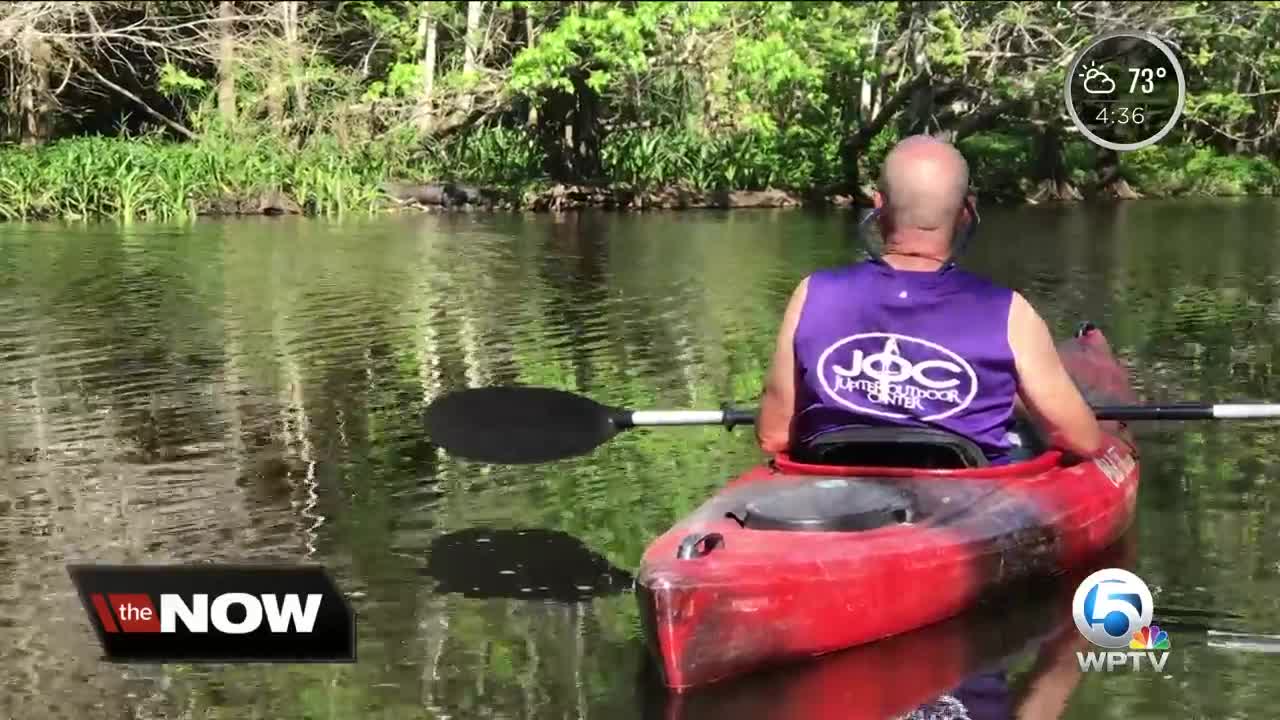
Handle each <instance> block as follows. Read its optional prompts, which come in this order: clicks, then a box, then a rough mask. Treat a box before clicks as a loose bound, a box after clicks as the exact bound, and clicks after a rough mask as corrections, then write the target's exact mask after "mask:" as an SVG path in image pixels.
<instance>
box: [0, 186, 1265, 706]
mask: <svg viewBox="0 0 1280 720" xmlns="http://www.w3.org/2000/svg"><path fill="white" fill-rule="evenodd" d="M983 214H984V220H985V224H984V230H983V233H982V235H981V237H980V238H979V240H978V241H977V243H976V244H975V246H974V248H973V250H972V252H971V254H970V256H969V258H968V259H967V260H966V262H967V263H968V264H969V265H971V266H973V267H975V268H976V269H979V270H983V271H985V272H988V273H990V274H992V275H993V276H995V277H996V278H997V279H999V280H1001V281H1003V282H1006V283H1009V284H1011V285H1013V286H1014V287H1016V288H1018V289H1020V290H1021V291H1023V292H1024V293H1025V294H1026V295H1027V296H1028V297H1029V298H1030V299H1031V300H1032V302H1033V303H1034V304H1036V306H1037V307H1039V308H1040V309H1041V311H1042V312H1043V313H1044V314H1045V315H1046V317H1047V318H1048V319H1049V320H1050V323H1051V325H1052V326H1053V327H1054V328H1055V329H1056V330H1058V331H1059V332H1060V333H1066V332H1068V331H1069V330H1070V329H1071V328H1072V327H1073V326H1074V325H1075V323H1076V322H1077V321H1078V320H1080V319H1081V318H1084V317H1087V318H1089V319H1091V320H1093V321H1095V322H1097V323H1099V324H1100V325H1102V326H1103V327H1104V328H1105V329H1106V331H1107V333H1108V336H1109V338H1110V339H1111V340H1112V343H1113V345H1114V346H1115V348H1116V350H1117V352H1118V354H1119V355H1120V356H1121V357H1122V358H1123V359H1124V360H1125V362H1126V363H1127V364H1128V365H1129V367H1130V368H1131V369H1132V371H1133V372H1134V375H1135V380H1136V384H1137V386H1138V387H1139V389H1140V391H1141V392H1142V393H1143V395H1144V396H1145V397H1147V398H1149V399H1152V400H1165V401H1167V400H1176V399H1200V398H1213V399H1240V398H1276V397H1280V386H1278V385H1277V381H1276V376H1275V374H1274V373H1273V372H1272V368H1273V366H1274V360H1275V358H1277V349H1278V348H1280V343H1278V340H1280V333H1278V332H1277V330H1278V329H1280V305H1277V302H1280V297H1277V292H1276V285H1277V282H1278V281H1280V280H1278V276H1277V254H1276V250H1275V248H1276V241H1277V237H1276V231H1275V228H1276V227H1277V226H1278V225H1277V220H1280V206H1278V205H1276V204H1274V203H1266V202H1239V203H1233V202H1176V203H1173V202H1150V203H1148V202H1142V203H1134V204H1115V205H1101V206H1091V207H1089V208H1028V209H1018V210H995V209H988V210H985V211H984V213H983ZM852 227H853V218H852V216H850V215H846V214H843V213H830V214H805V213H798V212H768V211H765V212H760V213H754V212H737V213H715V212H708V213H671V214H650V215H644V216H625V215H607V214H586V215H581V216H565V217H563V218H559V219H555V218H549V217H537V218H525V217H520V216H492V217H490V216H479V215H474V216H472V215H456V216H449V217H442V216H435V217H412V216H406V217H391V218H381V219H376V220H371V221H367V222H353V223H349V224H341V225H335V224H323V223H313V222H308V221H298V220H289V219H275V220H263V221H257V220H255V221H243V222H240V221H237V222H225V223H201V224H199V225H196V226H194V227H191V228H178V227H174V228H166V227H156V226H145V225H140V226H136V227H135V228H134V229H129V230H124V229H119V228H115V227H112V226H108V225H94V226H77V227H69V228H63V227H58V226H51V225H17V224H13V225H4V226H0V317H3V318H4V320H5V322H3V323H0V476H2V477H3V482H2V483H0V628H2V632H3V633H4V639H5V642H4V643H0V667H3V670H4V671H3V672H0V715H5V716H14V717H37V716H42V717H63V716H65V717H75V718H81V717H99V716H101V717H122V716H132V717H139V716H172V715H177V714H181V713H182V712H187V713H188V714H191V715H193V716H196V715H200V716H204V715H208V714H219V715H227V716H240V715H257V716H272V717H282V718H283V717H347V716H357V715H370V714H379V715H385V716H394V717H401V716H403V717H443V716H449V717H467V718H471V717H521V718H546V717H551V718H561V717H611V718H627V717H640V716H641V715H642V714H643V710H642V708H643V707H645V706H646V705H650V704H651V703H648V701H646V700H645V699H644V698H645V697H646V693H645V692H644V691H643V687H644V685H643V683H639V682H638V681H637V678H638V677H640V676H641V673H642V668H643V654H642V650H641V649H640V644H639V641H638V636H639V626H638V620H637V617H636V613H635V609H634V603H633V598H632V597H631V596H630V595H629V594H626V593H605V594H596V593H590V597H577V598H574V599H572V600H571V601H567V602H559V601H556V600H554V599H551V598H548V599H545V600H538V601H533V602H529V601H524V600H520V599H517V598H508V597H483V598H482V597H466V596H464V595H461V594H450V593H444V592H437V591H436V589H435V583H434V582H433V581H432V579H431V578H430V577H428V575H426V574H424V573H425V572H426V567H427V565H428V564H429V562H430V558H431V557H432V554H433V551H432V546H433V543H435V542H436V541H437V540H438V539H440V538H442V537H447V536H448V535H449V534H450V533H457V532H466V531H468V529H470V528H486V529H489V530H493V531H499V530H517V529H539V530H542V531H547V532H554V533H566V534H568V535H571V536H573V537H574V538H579V539H581V540H582V542H583V543H584V546H585V549H586V550H587V551H588V552H590V553H592V554H594V555H596V556H598V557H599V558H602V560H603V561H604V562H606V563H607V564H608V566H610V567H613V568H619V569H621V570H622V571H623V572H626V571H627V570H629V569H633V568H634V567H635V565H636V562H637V561H638V559H639V557H640V554H641V552H642V550H643V548H644V546H645V545H646V543H647V542H648V541H649V540H650V539H652V538H653V537H655V536H657V535H658V534H660V533H661V532H662V531H663V530H665V529H666V528H667V527H668V526H669V525H670V524H671V522H672V521H673V520H674V519H675V518H677V517H679V516H680V515H682V514H684V513H686V512H688V511H689V510H691V509H692V508H693V507H694V506H696V505H697V504H698V503H700V502H701V501H702V500H703V499H704V498H705V497H706V496H707V494H708V493H709V492H710V490H711V489H712V488H714V487H716V486H718V485H719V484H721V483H722V482H723V481H724V479H725V478H727V477H730V476H732V475H733V474H735V473H737V472H740V471H742V470H743V469H745V468H747V467H748V466H750V465H751V464H752V463H754V462H757V461H758V460H759V455H758V453H757V452H756V451H755V449H754V448H753V446H752V444H751V440H750V437H749V433H745V432H741V431H738V432H735V433H733V434H729V433H725V432H723V431H722V430H719V429H712V428H706V429H698V428H685V429H679V430H671V431H653V432H636V433H628V434H626V435H624V436H622V437H620V438H619V439H617V440H616V441H614V442H612V443H610V444H609V445H607V446H606V447H604V448H601V449H600V450H599V451H597V452H596V453H594V454H593V455H592V456H590V457H587V458H580V459H575V460H572V461H566V462H562V463H557V464H553V465H546V466H534V467H519V468H512V467H496V466H483V465H475V464H470V463H462V462H457V461H455V460H452V459H450V458H447V457H444V456H443V455H442V454H441V453H439V451H438V450H437V449H436V448H435V447H433V446H432V445H431V444H430V442H429V441H428V439H427V438H426V437H424V433H423V432H422V430H421V426H420V417H421V413H422V410H423V409H424V407H425V405H426V403H428V402H429V401H430V400H431V399H433V398H435V397H437V396H439V395H440V394H441V393H443V392H446V391H448V390H452V389H456V388H459V387H463V386H474V385H483V384H491V383H507V382H520V383H528V384H537V385H551V386H555V387H561V388H568V389H574V390H578V391H580V392H584V393H587V394H590V395H591V396H593V397H595V398H597V399H599V400H601V401H604V402H612V403H618V404H626V405H630V406H634V407H646V406H651V407H715V406H717V405H719V403H721V402H722V401H725V400H734V401H738V402H749V401H751V400H752V399H753V398H754V397H755V396H756V395H757V394H758V392H759V388H760V379H761V378H760V375H761V371H762V369H763V366H764V364H765V363H766V362H767V358H768V353H769V350H770V348H771V346H772V343H773V333H774V331H775V323H776V322H777V318H778V316H779V313H780V312H781V310H782V307H783V305H784V304H785V302H786V298H787V296H788V294H789V293H790V291H791V288H792V287H793V286H794V284H795V282H796V281H797V280H799V278H800V277H802V276H803V275H804V274H805V273H806V272H808V271H809V270H811V269H813V268H815V267H819V266H824V265H831V264H834V263H838V262H842V261H844V260H845V259H847V258H848V257H850V255H851V253H852V252H853V248H854V239H853V238H852V235H851V230H852ZM1277 440H1280V437H1277V431H1276V429H1275V426H1274V425H1270V424H1258V425H1230V426H1228V425H1195V426H1190V425H1166V426H1164V427H1149V428H1145V429H1144V430H1143V432H1142V438H1141V441H1142V447H1143V451H1144V454H1143V470H1144V472H1143V476H1144V479H1143V490H1142V495H1141V499H1140V502H1141V505H1142V508H1141V511H1140V514H1139V520H1138V527H1137V529H1136V532H1137V536H1138V546H1139V548H1140V554H1139V556H1138V559H1137V560H1136V564H1135V567H1136V570H1137V571H1138V572H1139V574H1140V575H1142V576H1143V577H1144V578H1145V579H1146V580H1147V582H1148V583H1149V584H1150V585H1151V586H1152V587H1153V589H1154V591H1155V592H1156V604H1157V616H1159V612H1160V608H1161V607H1162V606H1164V605H1168V606H1171V607H1173V606H1176V607H1179V608H1186V609H1189V610H1193V611H1194V610H1201V611H1205V612H1225V613H1231V614H1235V615H1237V616H1238V618H1231V622H1230V623H1228V624H1227V626H1226V627H1225V629H1226V630H1229V631H1232V632H1241V633H1253V634H1255V635H1257V634H1268V633H1270V634H1275V633H1276V631H1277V630H1280V600H1277V598H1280V582H1278V580H1277V576H1278V575H1280V565H1278V564H1277V563H1280V552H1278V550H1280V544H1278V543H1277V542H1276V540H1275V538H1276V537H1277V531H1278V530H1280V528H1277V525H1276V520H1275V512H1274V507H1275V503H1276V500H1277V497H1278V495H1277V490H1276V489H1275V488H1276V486H1277V484H1276V482H1275V480H1276V467H1277V466H1276V461H1275V460H1274V448H1275V447H1276V445H1277ZM560 552H561V551H560V550H555V551H554V552H551V553H548V556H549V557H559V553H560ZM268 558H276V559H282V560H289V561H293V560H300V559H304V558H306V559H311V560H313V561H316V562H321V563H324V564H325V565H327V566H328V567H330V568H331V569H332V570H333V572H334V575H335V577H336V578H337V579H338V582H339V583H340V586H341V587H342V588H343V589H344V590H346V591H347V592H349V593H351V594H352V595H353V604H354V605H355V607H356V610H357V612H358V614H359V617H360V633H361V635H360V642H361V646H360V648H359V653H360V657H361V662H360V663H358V664H357V665H355V666H351V667H272V668H248V667H211V666H199V667H181V666H162V667H149V668H141V667H117V666H110V665H106V664H103V663H101V662H100V661H99V659H98V655H99V651H98V649H97V645H96V641H95V640H94V638H93V637H92V635H91V634H90V632H89V630H88V626H87V625H86V624H85V622H84V617H83V611H82V610H81V609H80V607H79V606H78V604H77V601H76V598H75V595H74V593H73V591H72V590H71V587H70V585H69V583H68V581H67V577H66V574H65V571H64V569H63V566H64V564H65V563H66V562H69V561H103V562H141V561H145V562H165V561H184V560H210V559H212V560H228V561H231V560H264V559H268ZM1220 622H1222V620H1221V619H1218V620H1213V621H1212V622H1211V623H1210V622H1206V624H1207V625H1208V624H1212V625H1213V626H1214V627H1217V626H1218V624H1220ZM1179 632H1183V631H1179ZM1187 632H1190V631H1187ZM1182 637H1183V635H1180V634H1177V633H1175V634H1174V642H1175V648H1176V650H1175V655H1174V657H1173V659H1172V660H1171V661H1170V663H1171V666H1172V667H1171V669H1170V670H1169V671H1168V672H1167V673H1166V674H1168V675H1170V676H1171V677H1170V678H1164V677H1162V676H1159V675H1142V674H1115V675H1109V676H1105V677H1104V676H1089V677H1085V678H1083V679H1082V680H1081V682H1080V685H1079V687H1078V688H1077V689H1076V691H1075V692H1074V693H1073V694H1072V695H1071V699H1070V702H1069V704H1068V706H1067V709H1066V711H1065V714H1066V716H1067V717H1094V716H1097V715H1098V714H1101V715H1107V716H1112V715H1114V716H1121V715H1123V716H1125V717H1134V716H1143V715H1152V716H1161V717H1168V716H1175V717H1182V716H1190V715H1201V716H1209V717H1226V716H1231V715H1235V716H1266V715H1268V714H1269V713H1270V707H1271V701H1270V699H1269V698H1271V697H1272V696H1273V694H1274V690H1275V689H1276V686H1275V682H1276V681H1275V680H1274V678H1276V677H1278V676H1280V675H1277V673H1276V672H1275V671H1276V670H1277V669H1278V668H1280V666H1277V665H1275V664H1274V663H1275V662H1276V660H1275V656H1274V655H1271V654H1266V653H1249V654H1247V655H1246V654H1242V653H1238V652H1235V651H1232V650H1228V649H1215V648H1211V647H1210V646H1209V643H1208V642H1207V641H1206V640H1205V639H1204V638H1203V637H1201V636H1198V635H1197V636H1195V637H1190V638H1188V639H1187V640H1185V641H1184V640H1180V638H1182ZM1019 677H1021V675H1019ZM890 680H892V681H894V682H898V680H897V679H895V678H889V679H888V680H886V682H888V681H890ZM948 682H950V681H948ZM938 692H939V693H943V692H945V689H939V690H938ZM926 700H928V699H927V698H925V699H922V700H921V702H925V701H926ZM726 702H728V701H726ZM729 707H730V706H728V705H726V706H725V708H724V709H723V712H724V713H726V714H727V712H728V708H729ZM911 710H912V708H905V709H902V710H901V712H904V713H905V712H910V711H911ZM707 712H708V713H710V712H712V711H711V710H707ZM744 712H745V711H744ZM895 712H897V710H895ZM721 716H726V715H721Z"/></svg>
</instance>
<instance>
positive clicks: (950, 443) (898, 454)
mask: <svg viewBox="0 0 1280 720" xmlns="http://www.w3.org/2000/svg"><path fill="white" fill-rule="evenodd" d="M791 457H792V459H793V460H796V461H797V462H803V463H811V464H815V465H846V466H847V465H865V466H873V467H906V468H919V469H930V470H955V469H960V468H974V467H986V466H987V465H988V464H990V463H989V461H988V460H987V456H986V454H985V453H983V452H982V450H981V448H979V447H978V445H977V444H976V443H974V442H973V441H972V440H970V439H968V438H966V437H962V436H960V435H956V434H955V433H950V432H947V431H945V430H936V429H932V428H890V427H870V426H854V427H846V428H840V429H837V430H832V431H829V432H825V433H823V434H821V435H819V436H817V437H815V438H812V439H810V440H809V441H808V442H806V443H804V444H803V445H802V446H800V447H797V448H795V449H794V450H793V451H792V453H791Z"/></svg>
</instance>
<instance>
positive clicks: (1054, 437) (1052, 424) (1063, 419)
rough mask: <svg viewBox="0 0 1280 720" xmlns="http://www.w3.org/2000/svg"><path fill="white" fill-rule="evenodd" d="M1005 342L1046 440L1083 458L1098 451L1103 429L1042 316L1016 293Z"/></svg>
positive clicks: (1024, 397)
mask: <svg viewBox="0 0 1280 720" xmlns="http://www.w3.org/2000/svg"><path fill="white" fill-rule="evenodd" d="M1009 345H1010V347H1012V348H1013V356H1014V361H1015V363H1016V364H1017V367H1018V395H1019V397H1020V398H1021V399H1022V402H1023V403H1024V404H1025V405H1026V406H1027V408H1028V409H1029V410H1030V411H1031V413H1032V415H1033V416H1034V417H1035V418H1036V419H1037V420H1038V421H1039V422H1040V424H1041V427H1042V428H1043V430H1044V432H1045V434H1046V435H1047V436H1048V439H1049V442H1050V443H1051V444H1052V445H1054V446H1055V447H1058V448H1061V449H1064V450H1069V451H1071V452H1073V453H1075V454H1077V455H1080V456H1082V457H1092V456H1094V455H1095V454H1097V452H1098V451H1099V450H1100V449H1101V446H1102V428H1101V427H1100V426H1099V425H1098V419H1097V418H1096V417H1094V414H1093V410H1092V409H1091V408H1090V407H1089V404H1088V403H1087V402H1086V401H1085V399H1084V396H1082V395H1081V394H1080V390H1079V389H1078V388H1076V384H1075V382H1074V381H1072V379H1071V376H1070V375H1068V374H1067V369H1066V367H1064V366H1063V364H1062V358H1061V357H1059V356H1058V348H1057V346H1056V345H1055V344H1054V342H1053V336H1052V335H1051V334H1050V333H1049V328H1048V326H1047V325H1045V322H1044V320H1043V319H1042V318H1041V317H1040V315H1039V314H1037V313H1036V311H1035V309H1034V308H1032V307H1031V304H1030V303H1028V302H1027V301H1026V298H1024V297H1022V296H1021V295H1019V294H1018V293H1014V294H1013V304H1012V305H1011V306H1010V308H1009Z"/></svg>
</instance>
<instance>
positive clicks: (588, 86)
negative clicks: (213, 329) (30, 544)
mask: <svg viewBox="0 0 1280 720" xmlns="http://www.w3.org/2000/svg"><path fill="white" fill-rule="evenodd" d="M5 28H11V29H14V30H15V32H0V63H3V64H4V66H5V70H6V72H5V73H0V84H4V86H5V87H4V89H5V91H6V92H5V100H4V102H3V103H0V219H5V220H24V219H58V220H88V219H116V220H122V221H132V220H163V221H170V220H185V219H193V218H195V217H198V216H204V215H235V214H280V213H285V214H307V215H316V216H328V217H337V216H344V215H351V214H369V213H374V212H382V211H387V210H393V209H398V208H406V207H409V208H422V209H427V210H439V209H446V210H448V209H478V208H480V209H500V210H503V209H505V210H533V211H542V210H550V211H557V210H570V209H575V208H581V207H603V208H614V209H631V210H645V209H673V208H698V207H710V208H738V207H793V206H823V205H826V206H841V207H847V206H851V205H858V204H861V203H862V202H863V201H865V198H866V194H867V192H868V189H869V187H870V185H871V184H872V183H873V182H874V176H875V173H876V171H877V168H878V166H879V163H880V161H881V160H882V159H883V157H884V154H885V152H887V150H888V148H890V147H892V145H893V144H894V143H895V142H896V141H897V140H898V139H899V138H901V137H904V136H906V135H911V134H917V133H931V134H934V135H936V136H939V137H942V138H945V139H947V140H949V141H952V142H955V143H956V144H957V145H958V146H959V147H960V148H961V150H962V151H963V152H964V154H965V155H966V157H967V158H968V159H969V162H970V166H971V171H972V185H973V187H974V188H975V189H976V190H977V192H978V193H979V195H980V197H981V198H982V200H983V201H984V202H992V203H1000V202H1004V203H1009V202H1032V203H1045V202H1076V201H1088V200H1092V199H1095V198H1121V199H1133V198H1138V197H1170V196H1187V195H1193V196H1236V195H1272V196H1274V195H1276V194H1280V47H1277V46H1276V44H1275V42H1274V38H1275V37H1280V6H1277V4H1276V3H1267V2H1148V3H1115V2H1110V3H1107V2H1074V3H1031V4H1028V3H1016V2H992V3H965V2H923V3H899V2H879V3H857V4H842V3H833V2H814V3H776V2H741V3H719V2H700V3H693V2H649V3H638V4H636V3H630V4H628V3H615V2H557V3H552V2H541V3H529V2H476V1H470V2H342V3H304V2H225V1H223V2H172V3H170V2H165V3H147V2H87V3H67V4H63V3H20V2H0V30H4V29H5ZM1121 28H1141V29H1143V30H1145V31H1147V32H1151V33H1154V34H1156V35H1158V36H1160V37H1162V38H1164V39H1165V40H1166V41H1167V42H1168V43H1170V44H1171V45H1172V46H1174V47H1175V48H1176V50H1177V52H1178V54H1179V57H1180V61H1181V63H1182V64H1183V67H1184V68H1185V70H1186V74H1187V78H1188V79H1187V85H1188V88H1187V89H1188V101H1187V105H1186V109H1185V111H1184V116H1183V118H1182V119H1181V120H1180V122H1179V125H1178V127H1177V128H1175V130H1174V131H1173V132H1172V133H1170V134H1169V135H1168V136H1166V137H1165V138H1164V139H1163V140H1162V141H1161V142H1160V143H1159V144H1158V145H1156V146H1154V147H1151V148H1146V149H1144V150H1140V151H1137V152H1132V153H1123V154H1120V153H1115V152H1112V151H1108V150H1105V149H1101V148H1097V147H1095V146H1093V145H1092V144H1090V143H1088V142H1087V141H1085V140H1084V139H1083V138H1081V137H1080V136H1079V134H1078V133H1076V132H1075V131H1074V128H1073V127H1072V125H1071V123H1070V121H1069V120H1068V119H1067V118H1066V115H1065V111H1064V108H1063V107H1062V99H1061V87H1062V84H1063V81H1064V72H1065V68H1066V66H1067V64H1068V63H1069V61H1070V59H1071V58H1072V57H1073V56H1074V54H1075V52H1076V51H1077V50H1078V49H1080V48H1082V47H1084V46H1085V45H1086V44H1088V42H1089V41H1090V40H1091V39H1093V38H1095V37H1097V36H1098V35H1100V34H1102V33H1104V32H1107V31H1110V30H1114V29H1121Z"/></svg>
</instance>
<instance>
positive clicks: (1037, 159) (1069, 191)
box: [1028, 122, 1082, 202]
mask: <svg viewBox="0 0 1280 720" xmlns="http://www.w3.org/2000/svg"><path fill="white" fill-rule="evenodd" d="M1033 162H1034V163H1035V165H1034V170H1033V172H1034V175H1033V177H1034V178H1035V180H1036V181H1037V184H1036V189H1035V190H1034V191H1033V192H1032V194H1031V196H1030V197H1029V198H1028V199H1029V200H1030V201H1031V202H1044V201H1055V200H1080V199H1081V197H1082V196H1081V195H1080V191H1079V190H1077V189H1076V187H1075V185H1073V184H1072V183H1071V178H1069V177H1068V176H1067V165H1066V162H1065V161H1064V159H1063V156H1062V133H1061V131H1060V130H1059V128H1058V125H1057V124H1056V123H1054V122H1047V123H1045V125H1044V126H1043V127H1042V128H1041V129H1040V132H1038V133H1037V134H1036V138H1035V150H1034V155H1033Z"/></svg>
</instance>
